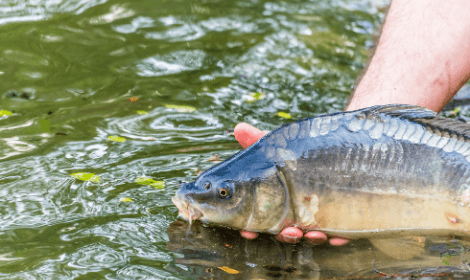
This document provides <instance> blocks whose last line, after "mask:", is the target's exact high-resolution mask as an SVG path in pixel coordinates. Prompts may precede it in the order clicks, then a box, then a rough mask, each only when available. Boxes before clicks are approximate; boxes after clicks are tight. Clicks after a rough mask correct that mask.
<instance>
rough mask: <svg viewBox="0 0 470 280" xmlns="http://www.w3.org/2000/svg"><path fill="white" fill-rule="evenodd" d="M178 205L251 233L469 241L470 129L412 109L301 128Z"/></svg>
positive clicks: (247, 152) (196, 185) (211, 174)
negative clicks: (296, 230) (413, 236)
mask: <svg viewBox="0 0 470 280" xmlns="http://www.w3.org/2000/svg"><path fill="white" fill-rule="evenodd" d="M172 200H173V202H174V204H175V205H176V206H177V207H178V209H179V211H180V212H179V214H180V217H182V218H183V219H186V220H196V219H198V220H201V221H203V222H207V223H214V224H217V225H221V226H227V227H230V228H234V229H240V230H241V229H244V230H247V231H253V232H267V233H271V234H277V233H279V232H280V231H281V230H282V229H284V228H286V227H290V226H295V227H298V228H300V229H302V230H304V231H308V230H319V231H323V232H325V233H328V234H334V235H339V236H343V237H347V238H371V237H374V236H386V235H390V234H393V236H397V235H400V234H403V235H409V234H428V235H429V234H431V235H434V234H437V235H448V234H451V235H458V236H470V233H469V230H470V125H468V124H466V123H463V122H460V121H456V120H451V119H447V118H444V117H439V116H436V113H435V112H433V111H431V110H428V109H425V108H421V107H417V106H411V105H386V106H374V107H370V108H366V109H362V110H357V111H352V112H340V113H335V114H328V115H321V116H318V117H314V118H309V119H303V120H299V121H295V122H292V123H289V124H287V125H284V126H281V127H279V128H278V129H276V130H274V131H272V132H270V133H268V134H267V135H266V136H264V137H263V138H261V139H260V140H259V141H258V142H256V143H255V144H253V145H251V146H250V147H248V148H246V149H244V150H242V151H240V152H238V153H237V154H235V155H233V156H232V157H230V158H229V159H227V160H225V161H224V162H221V163H220V164H218V165H215V166H214V167H212V168H210V169H209V170H207V171H205V172H203V173H201V174H200V176H199V177H198V178H197V180H196V181H195V182H192V183H183V185H182V187H181V188H180V189H179V190H178V192H177V193H176V195H175V196H174V197H173V199H172Z"/></svg>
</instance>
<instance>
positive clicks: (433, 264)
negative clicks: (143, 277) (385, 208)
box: [167, 220, 470, 279]
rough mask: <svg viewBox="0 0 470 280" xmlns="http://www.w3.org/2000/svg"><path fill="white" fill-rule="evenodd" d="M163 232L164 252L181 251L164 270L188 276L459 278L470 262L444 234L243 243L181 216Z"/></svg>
mask: <svg viewBox="0 0 470 280" xmlns="http://www.w3.org/2000/svg"><path fill="white" fill-rule="evenodd" d="M168 233H169V238H170V241H169V242H168V243H167V248H168V250H170V251H172V252H176V253H179V254H180V255H179V258H177V259H175V262H174V263H171V264H169V265H168V266H167V269H169V270H170V271H178V272H179V273H181V274H182V275H184V276H185V277H189V278H201V279H202V278H205V279H210V278H211V277H215V278H216V279H279V278H280V279H369V278H377V277H386V276H388V277H407V278H405V279H409V278H414V279H416V278H418V277H422V279H449V276H453V277H456V278H457V279H458V278H459V277H462V278H465V277H468V269H469V263H470V247H468V245H470V243H468V242H466V241H462V240H450V239H449V238H436V237H434V238H424V237H420V240H417V239H414V238H404V239H397V240H393V239H392V240H380V241H381V242H380V244H381V247H379V244H378V243H376V242H373V243H370V242H369V241H367V240H355V241H353V242H351V243H350V244H349V245H347V246H344V247H341V248H337V247H332V246H329V245H320V246H319V245H311V244H308V243H306V242H303V243H300V244H297V245H292V244H285V243H280V242H278V241H277V240H276V239H275V238H274V237H273V236H268V235H265V236H260V238H258V239H255V240H252V241H248V240H244V239H243V238H241V237H240V235H239V233H238V232H237V231H232V230H226V229H220V228H217V229H214V228H209V227H204V226H202V225H201V224H200V223H196V224H193V225H192V226H189V224H188V223H186V222H183V221H180V220H178V221H176V222H173V223H171V225H170V227H169V228H168ZM414 243H416V244H414ZM386 244H390V245H391V246H389V247H385V246H386ZM400 245H401V246H400ZM405 245H406V246H405ZM379 248H380V249H379ZM425 277H428V278H425Z"/></svg>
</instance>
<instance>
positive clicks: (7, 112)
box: [0, 110, 13, 117]
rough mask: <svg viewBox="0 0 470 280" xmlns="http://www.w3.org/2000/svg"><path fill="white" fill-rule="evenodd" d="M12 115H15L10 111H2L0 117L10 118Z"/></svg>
mask: <svg viewBox="0 0 470 280" xmlns="http://www.w3.org/2000/svg"><path fill="white" fill-rule="evenodd" d="M11 114H13V113H12V112H10V111H8V110H0V117H4V116H9V115H11Z"/></svg>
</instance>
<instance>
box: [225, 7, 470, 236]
mask: <svg viewBox="0 0 470 280" xmlns="http://www.w3.org/2000/svg"><path fill="white" fill-rule="evenodd" d="M469 11H470V1H468V0H412V1H409V0H393V1H392V3H391V5H390V10H389V12H388V16H387V20H386V22H385V24H384V27H383V31H382V35H381V37H380V40H379V43H378V45H377V49H376V50H375V53H374V56H373V57H372V59H371V60H370V62H369V63H368V65H367V68H366V69H367V71H366V72H365V74H364V76H363V77H362V80H360V82H359V84H358V86H357V88H356V90H355V92H354V93H353V96H352V98H351V101H350V103H349V105H348V106H347V110H349V111H352V110H357V109H361V108H366V107H370V106H373V105H386V104H411V105H418V106H422V107H426V108H429V109H431V110H434V111H436V112H439V111H441V110H442V108H443V107H444V106H445V105H446V104H447V102H449V100H450V99H451V98H452V97H453V96H454V95H455V93H457V91H458V90H459V89H460V88H461V87H462V85H463V84H465V82H466V81H467V80H468V79H469V77H470V36H469V35H470V17H469V16H468V13H469ZM234 133H235V138H237V140H238V141H239V142H240V144H241V145H242V146H243V147H244V148H246V147H248V146H249V145H251V144H253V143H255V142H256V141H257V140H258V139H260V138H261V137H263V136H264V135H265V134H266V133H267V132H266V131H261V130H259V129H257V128H255V127H253V126H251V125H249V124H246V123H240V124H238V125H237V126H236V127H235V132H234ZM240 233H241V235H242V236H243V237H244V238H247V239H254V238H256V237H257V236H258V235H257V233H254V232H248V231H241V232H240ZM302 237H304V238H306V239H307V241H309V242H312V243H323V242H326V241H327V240H328V241H329V243H330V244H331V245H344V244H346V243H348V241H349V240H348V239H346V238H340V237H332V238H330V239H328V236H327V235H325V234H324V233H322V232H319V231H311V232H308V233H306V234H305V235H304V234H303V232H302V231H300V230H299V229H296V228H292V227H291V228H287V229H284V230H283V231H282V232H281V233H279V234H278V235H277V237H276V238H277V239H278V240H280V241H283V242H289V243H295V242H298V241H299V240H300V239H301V238H302Z"/></svg>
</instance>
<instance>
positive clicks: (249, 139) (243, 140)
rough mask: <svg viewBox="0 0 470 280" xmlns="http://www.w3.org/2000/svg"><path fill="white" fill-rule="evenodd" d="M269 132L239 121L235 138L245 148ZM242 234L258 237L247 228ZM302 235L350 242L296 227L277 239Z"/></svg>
mask: <svg viewBox="0 0 470 280" xmlns="http://www.w3.org/2000/svg"><path fill="white" fill-rule="evenodd" d="M267 133H268V132H267V131H262V130H259V129H257V128H256V127H254V126H252V125H249V124H247V123H239V124H238V125H237V126H236V127H235V130H234V134H235V138H236V139H237V141H238V142H239V143H240V145H242V147H243V148H246V147H248V146H250V145H251V144H254V143H255V142H256V141H258V140H259V139H260V138H261V137H263V136H264V135H266V134H267ZM240 234H241V236H242V237H243V238H246V239H255V238H256V237H258V233H256V232H251V231H247V230H242V231H240ZM302 237H304V238H305V239H307V241H308V242H310V243H315V244H320V243H324V242H326V241H329V243H330V244H331V245H334V246H340V245H344V244H346V243H348V242H349V239H347V238H342V237H330V239H328V236H327V235H326V234H325V233H323V232H321V231H309V232H307V233H305V234H304V233H303V232H302V230H300V229H298V228H296V227H288V228H285V229H283V230H282V231H281V232H280V233H278V235H276V239H277V240H279V241H281V242H286V243H296V242H299V241H300V239H301V238H302Z"/></svg>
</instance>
